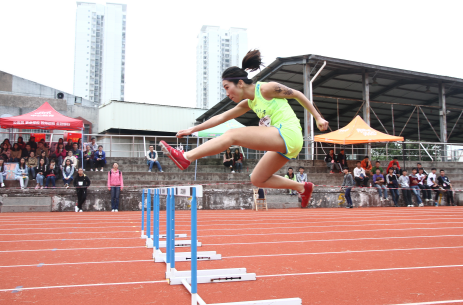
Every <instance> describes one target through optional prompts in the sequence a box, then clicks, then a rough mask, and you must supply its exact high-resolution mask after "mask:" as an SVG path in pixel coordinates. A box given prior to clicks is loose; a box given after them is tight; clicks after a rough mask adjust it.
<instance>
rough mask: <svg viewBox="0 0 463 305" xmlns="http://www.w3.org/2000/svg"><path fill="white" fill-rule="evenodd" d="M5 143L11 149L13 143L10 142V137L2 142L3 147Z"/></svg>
mask: <svg viewBox="0 0 463 305" xmlns="http://www.w3.org/2000/svg"><path fill="white" fill-rule="evenodd" d="M3 144H6V145H7V146H8V148H9V149H11V146H12V145H11V143H10V139H5V140H3V142H2V144H0V147H3Z"/></svg>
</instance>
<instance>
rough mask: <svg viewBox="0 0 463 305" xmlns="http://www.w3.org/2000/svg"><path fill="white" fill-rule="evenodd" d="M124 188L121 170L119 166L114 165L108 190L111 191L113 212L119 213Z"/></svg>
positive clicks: (110, 172) (110, 173)
mask: <svg viewBox="0 0 463 305" xmlns="http://www.w3.org/2000/svg"><path fill="white" fill-rule="evenodd" d="M123 188H124V179H123V177H122V172H121V171H120V170H119V164H117V163H114V164H113V168H112V169H111V170H110V171H109V173H108V190H110V191H111V209H112V211H111V212H118V211H119V196H120V194H121V191H122V189H123Z"/></svg>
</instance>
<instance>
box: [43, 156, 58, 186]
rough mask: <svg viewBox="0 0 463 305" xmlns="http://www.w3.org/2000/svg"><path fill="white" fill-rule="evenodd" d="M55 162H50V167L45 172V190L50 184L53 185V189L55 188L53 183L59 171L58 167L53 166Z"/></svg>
mask: <svg viewBox="0 0 463 305" xmlns="http://www.w3.org/2000/svg"><path fill="white" fill-rule="evenodd" d="M55 164H56V163H55V161H54V160H51V162H50V166H49V167H48V169H47V171H46V172H45V177H46V178H47V180H46V182H45V188H48V184H49V183H50V181H51V183H52V184H53V187H55V182H56V178H57V177H58V175H59V169H58V166H56V165H55Z"/></svg>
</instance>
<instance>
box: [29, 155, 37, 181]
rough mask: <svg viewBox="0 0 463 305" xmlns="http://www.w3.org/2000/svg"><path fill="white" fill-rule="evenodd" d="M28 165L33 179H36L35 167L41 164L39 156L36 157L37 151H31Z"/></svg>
mask: <svg viewBox="0 0 463 305" xmlns="http://www.w3.org/2000/svg"><path fill="white" fill-rule="evenodd" d="M26 163H27V167H28V168H29V175H30V177H31V180H35V168H36V167H37V165H38V164H39V162H38V160H37V158H36V157H35V153H34V152H33V151H31V154H30V155H29V158H27V162H26Z"/></svg>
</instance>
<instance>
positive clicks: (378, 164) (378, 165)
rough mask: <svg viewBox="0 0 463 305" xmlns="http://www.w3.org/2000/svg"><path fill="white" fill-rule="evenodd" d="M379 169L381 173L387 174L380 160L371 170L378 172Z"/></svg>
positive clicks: (374, 172)
mask: <svg viewBox="0 0 463 305" xmlns="http://www.w3.org/2000/svg"><path fill="white" fill-rule="evenodd" d="M377 169H379V173H380V174H385V173H384V170H383V168H382V167H381V164H380V163H379V161H376V163H375V166H373V168H372V169H371V172H372V173H373V174H376V170H377Z"/></svg>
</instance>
